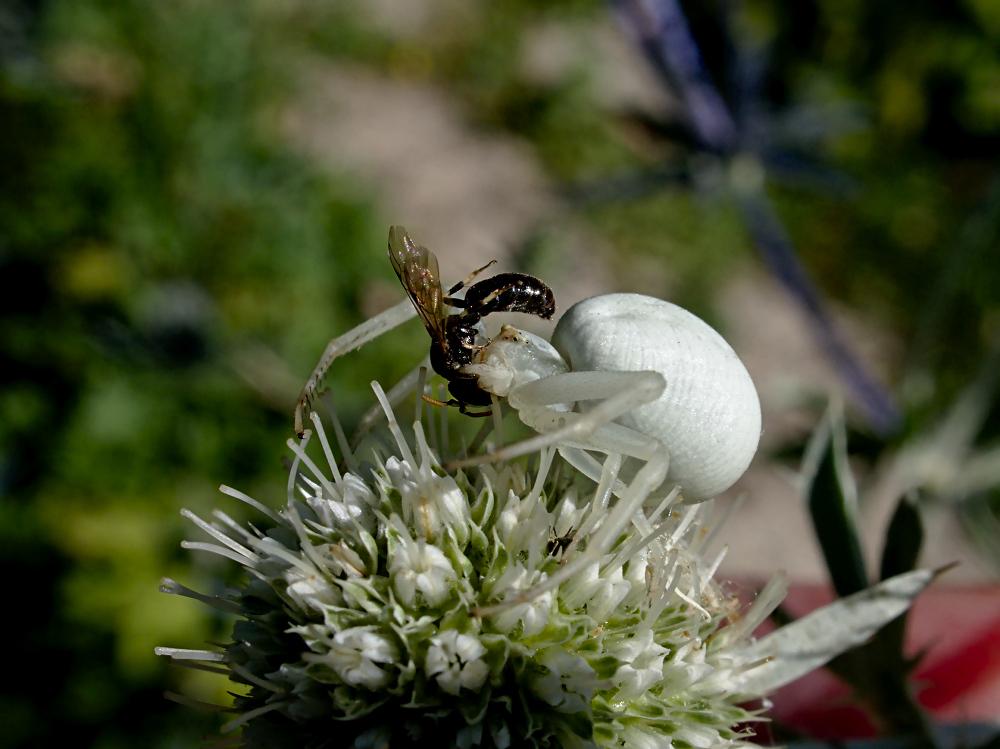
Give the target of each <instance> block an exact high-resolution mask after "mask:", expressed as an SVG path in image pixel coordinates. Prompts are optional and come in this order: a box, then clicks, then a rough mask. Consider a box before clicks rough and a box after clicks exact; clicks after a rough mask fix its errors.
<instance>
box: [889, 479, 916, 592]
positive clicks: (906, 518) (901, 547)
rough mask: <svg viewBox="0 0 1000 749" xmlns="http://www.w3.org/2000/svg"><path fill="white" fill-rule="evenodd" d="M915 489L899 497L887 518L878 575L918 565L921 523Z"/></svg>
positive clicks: (897, 572) (908, 569)
mask: <svg viewBox="0 0 1000 749" xmlns="http://www.w3.org/2000/svg"><path fill="white" fill-rule="evenodd" d="M918 502H919V497H918V496H917V495H916V493H914V494H911V495H909V496H906V497H901V498H900V500H899V504H898V505H896V511H895V512H894V513H893V514H892V520H891V521H889V528H888V530H887V531H886V533H885V546H884V547H883V549H882V565H881V570H880V572H879V578H880V579H882V580H888V579H889V578H890V577H894V576H895V575H901V574H903V573H904V572H909V571H910V570H912V569H913V568H914V567H916V566H917V558H918V557H919V556H920V549H921V547H922V546H923V544H924V526H923V522H922V521H921V518H920V511H919V510H918V509H917V503H918Z"/></svg>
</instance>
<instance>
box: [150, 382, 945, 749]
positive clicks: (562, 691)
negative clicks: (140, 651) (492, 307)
mask: <svg viewBox="0 0 1000 749" xmlns="http://www.w3.org/2000/svg"><path fill="white" fill-rule="evenodd" d="M376 392H377V394H378V395H379V397H380V401H381V402H382V403H383V407H384V409H385V412H386V417H387V419H388V426H389V432H390V434H391V437H392V440H393V442H394V443H395V449H394V454H390V455H388V456H386V455H384V453H382V452H374V453H371V454H366V455H364V456H362V455H359V454H356V453H354V452H353V451H351V450H350V448H349V447H348V443H347V441H346V439H344V438H342V435H341V430H340V427H339V425H336V424H335V428H336V432H337V433H338V440H337V442H338V444H339V447H340V455H339V458H338V456H337V455H336V454H335V453H334V451H333V449H332V447H331V444H330V441H329V440H328V438H327V436H326V433H325V431H324V429H323V426H322V424H321V422H320V421H319V420H318V419H314V421H313V423H314V425H315V426H316V432H315V434H316V436H317V438H318V439H317V441H318V443H319V445H316V444H315V443H312V442H311V441H310V439H311V438H310V436H309V435H307V436H306V437H305V438H303V440H302V441H300V442H294V441H290V443H289V447H290V448H291V450H292V452H293V454H294V459H293V461H292V466H291V471H290V475H289V482H288V492H287V496H286V501H285V504H284V506H283V507H282V508H281V509H280V510H276V509H272V508H270V507H268V506H267V505H265V504H264V503H261V502H259V501H257V500H255V499H253V498H251V497H248V496H246V495H245V494H242V493H241V492H239V491H237V490H235V489H230V488H228V487H223V488H222V490H223V492H224V493H225V494H227V495H229V496H231V497H234V498H236V499H238V500H241V501H243V502H244V503H246V504H248V505H250V506H251V507H253V508H254V509H255V510H257V511H259V512H260V513H261V514H262V515H263V517H264V520H263V522H262V521H260V520H258V521H256V522H254V523H253V524H251V525H246V526H244V525H241V524H239V523H237V522H236V521H234V520H232V519H231V518H229V516H227V515H225V514H224V513H222V512H216V513H214V514H213V519H212V520H211V521H206V520H204V519H202V518H200V517H198V516H196V515H194V514H193V513H190V512H185V516H186V517H188V518H189V519H190V520H191V521H192V522H194V523H195V525H197V526H198V528H199V529H200V530H201V531H203V532H204V533H205V534H207V535H208V536H209V538H210V540H209V541H207V542H206V541H198V542H186V544H185V545H186V546H187V547H188V548H191V549H197V550H200V551H208V552H212V553H215V554H217V555H219V556H222V557H225V558H227V559H229V560H232V561H235V562H237V563H238V564H240V565H242V566H243V567H245V568H246V569H247V570H248V572H249V574H248V576H247V580H246V582H245V583H244V584H243V585H242V586H241V587H240V588H239V589H237V590H236V591H234V592H232V593H228V594H226V595H224V596H217V597H213V596H205V595H202V594H199V593H195V592H194V591H191V590H188V589H187V588H184V587H183V586H181V585H179V584H177V583H175V582H173V581H165V582H164V584H163V590H165V591H167V592H171V593H176V594H180V595H186V596H190V597H193V598H197V599H198V600H201V601H204V602H206V603H209V604H211V605H213V606H215V607H217V608H219V609H221V610H223V611H226V612H228V613H232V614H235V615H237V616H238V617H239V619H238V620H237V622H236V624H235V625H234V628H233V635H232V641H231V642H230V644H229V645H228V646H226V647H224V648H222V649H220V650H197V651H191V650H178V649H172V648H161V649H159V650H158V652H160V653H161V654H164V655H169V656H171V657H173V658H175V659H177V660H202V661H208V662H210V663H212V664H214V665H215V666H220V665H221V666H223V667H225V668H226V669H228V671H229V674H230V678H231V679H232V680H234V681H236V682H239V683H240V684H241V685H243V688H242V689H241V690H240V692H239V696H238V697H236V698H235V705H234V708H235V710H236V712H237V713H238V717H237V718H236V719H235V720H233V721H232V722H231V723H230V724H229V726H228V727H229V728H235V727H242V731H243V733H242V740H243V743H244V745H245V746H247V747H250V748H251V749H256V748H257V747H268V749H271V748H272V747H275V748H276V749H283V748H284V747H289V749H300V748H301V747H302V746H307V745H311V744H316V743H323V742H327V743H328V742H329V741H330V737H331V735H333V734H331V732H336V741H337V743H338V745H342V746H345V747H365V746H371V745H396V744H409V743H416V744H419V745H434V746H463V747H469V748H470V749H472V748H474V747H482V748H483V749H488V748H490V747H503V746H533V747H536V749H543V748H547V747H553V748H555V747H563V746H566V747H581V748H584V747H616V748H617V747H630V748H634V747H639V748H640V749H644V748H645V747H674V746H689V747H726V746H738V745H743V744H745V742H746V739H747V735H746V734H745V732H744V729H743V728H742V727H741V726H742V725H745V724H746V723H747V722H748V721H750V720H751V719H753V718H755V717H756V713H753V712H751V711H748V710H747V709H745V708H744V707H742V705H744V704H745V703H746V702H747V701H748V700H751V699H754V698H759V697H761V696H763V695H766V694H767V693H768V692H770V691H772V690H773V689H775V688H776V687H778V686H781V685H782V684H784V683H786V682H787V681H789V680H791V679H792V678H795V677H796V676H798V675H800V674H801V673H804V672H805V671H807V670H809V669H810V668H814V667H816V666H818V665H820V664H821V663H822V662H824V661H825V660H828V659H829V658H830V657H832V656H833V655H835V654H836V653H837V652H840V651H841V650H843V649H844V648H845V647H847V646H848V645H849V644H852V643H856V642H860V641H863V640H864V639H865V638H867V637H869V636H870V635H871V633H872V632H873V631H874V627H877V626H878V625H880V624H881V623H884V622H885V621H888V620H889V619H891V618H893V617H895V616H897V615H898V614H899V613H902V611H903V610H905V607H906V605H907V604H908V602H909V601H910V600H912V598H913V596H915V595H916V593H917V592H919V590H920V589H922V587H923V586H924V585H926V584H927V582H929V579H930V577H929V575H928V574H927V573H919V574H918V573H911V574H910V575H909V576H900V578H893V579H892V580H889V581H887V582H886V583H882V584H881V585H880V586H877V587H876V589H873V590H872V591H865V593H864V594H858V595H859V596H862V595H866V596H867V598H862V599H860V600H857V601H853V602H850V599H846V601H847V602H850V605H845V606H843V607H841V608H834V609H832V610H825V611H824V612H820V613H819V614H818V615H813V617H807V618H806V619H803V620H800V621H799V622H796V623H795V624H792V625H790V626H788V627H785V628H783V629H781V630H778V631H777V632H776V633H774V634H771V635H768V636H767V637H765V638H763V639H761V640H759V641H755V640H754V639H753V637H752V633H753V631H754V629H755V628H756V626H757V624H759V623H760V622H761V621H762V620H763V619H764V618H766V617H767V616H768V614H769V613H770V612H771V611H772V610H773V609H774V607H775V606H776V605H777V604H778V603H779V602H780V600H781V597H782V595H783V594H784V581H783V578H781V577H780V576H778V577H776V578H775V579H774V580H773V581H772V582H771V583H770V584H769V585H768V586H767V587H766V588H765V589H764V591H762V592H761V594H760V596H759V597H758V599H757V601H756V602H755V603H754V604H753V606H751V607H750V608H749V609H748V610H746V611H740V610H739V609H738V608H734V606H733V603H732V600H731V599H730V597H729V596H727V595H726V592H725V590H724V589H723V588H722V587H721V586H720V585H719V584H718V583H717V582H715V581H714V579H713V575H714V572H715V570H716V568H717V567H718V564H719V562H720V561H721V558H722V555H721V553H713V554H711V555H709V554H708V551H707V549H706V547H705V543H706V538H708V537H709V536H710V535H711V534H709V533H707V532H706V531H707V530H709V528H708V526H709V525H710V523H711V522H712V518H713V515H712V503H711V502H706V503H702V504H698V505H693V506H683V505H681V504H680V501H679V499H678V494H677V492H676V490H673V489H672V487H668V486H662V487H661V486H658V485H657V484H658V482H657V481H653V480H650V477H651V476H654V475H655V470H654V468H655V466H654V467H650V465H651V464H646V465H645V466H640V467H639V469H638V471H635V472H621V471H620V470H619V469H620V468H621V465H622V461H621V459H620V458H619V457H618V456H608V457H607V458H606V460H605V461H604V463H603V467H602V470H601V476H600V482H599V484H598V485H597V486H596V487H595V485H594V483H592V482H591V481H590V480H589V479H587V478H585V477H583V476H581V475H579V474H577V473H575V472H574V471H573V470H572V469H571V468H570V467H569V465H568V464H564V465H559V466H558V469H554V467H555V466H556V465H557V461H558V460H559V458H557V455H556V451H555V450H554V449H551V448H549V449H545V450H543V451H541V452H540V453H537V454H535V455H533V456H525V457H522V458H518V459H515V460H511V461H507V462H503V463H498V464H496V465H493V466H484V467H483V468H481V469H477V470H475V471H471V472H468V473H466V472H448V471H446V470H445V469H444V468H443V467H442V462H441V461H440V460H439V458H438V455H437V454H436V452H435V451H432V450H431V448H430V447H429V445H428V441H427V439H426V438H425V435H424V427H423V424H422V423H420V422H417V423H415V424H414V425H413V429H412V432H411V433H410V436H406V435H404V433H403V429H402V427H401V426H400V425H399V424H398V423H397V422H396V420H395V414H394V413H393V411H392V409H390V408H389V406H388V402H387V400H386V399H385V396H384V394H382V393H381V391H380V390H377V391H376ZM435 421H436V420H435ZM431 443H433V444H435V445H437V446H440V448H441V449H442V450H444V451H447V449H448V447H447V444H446V440H445V438H444V436H443V435H442V434H440V433H435V434H432V435H431ZM660 476H661V477H662V471H661V473H660ZM845 633H846V634H845Z"/></svg>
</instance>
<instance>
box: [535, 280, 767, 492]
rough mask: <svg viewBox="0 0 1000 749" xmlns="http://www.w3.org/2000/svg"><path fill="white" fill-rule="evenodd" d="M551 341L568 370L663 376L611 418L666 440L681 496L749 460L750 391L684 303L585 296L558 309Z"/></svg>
mask: <svg viewBox="0 0 1000 749" xmlns="http://www.w3.org/2000/svg"><path fill="white" fill-rule="evenodd" d="M552 343H553V345H554V346H555V347H556V349H557V350H558V351H559V352H560V353H561V354H562V355H563V357H564V358H565V359H566V361H567V363H568V364H569V365H570V367H571V368H572V370H573V371H577V372H580V371H588V370H597V371H612V372H613V371H643V370H652V371H656V372H659V373H660V374H662V375H663V377H664V379H665V380H666V389H665V390H664V392H663V395H661V396H660V397H659V398H658V399H656V400H655V401H653V402H651V403H648V404H646V405H643V406H640V407H639V408H636V409H633V410H632V411H630V412H629V413H627V414H625V415H624V416H622V417H621V418H620V419H618V421H619V422H620V423H621V424H623V425H624V426H627V427H631V428H632V429H635V430H637V431H639V432H642V433H644V434H647V435H649V436H650V437H655V438H656V439H658V440H660V442H662V443H663V444H664V446H665V447H666V448H667V450H668V451H669V452H670V470H669V474H668V480H669V481H674V482H676V483H678V484H680V485H681V487H682V490H683V492H684V494H685V496H686V497H687V498H689V499H702V498H706V497H712V496H715V495H716V494H719V493H721V492H723V491H725V490H726V489H728V488H729V487H730V486H731V485H732V484H733V483H734V482H735V481H736V480H737V479H738V478H739V477H740V476H741V475H742V474H743V472H744V471H745V470H746V468H747V466H748V465H749V464H750V460H751V459H752V458H753V456H754V453H755V452H756V451H757V443H758V441H759V439H760V424H761V416H760V401H759V399H758V397H757V390H756V388H755V387H754V384H753V381H752V380H751V379H750V375H749V373H748V372H747V370H746V367H744V366H743V362H741V361H740V359H739V357H738V356H737V355H736V353H735V352H734V351H733V349H732V347H731V346H730V345H729V344H728V343H726V341H725V339H723V338H722V336H721V335H719V334H718V333H717V332H716V331H715V330H714V329H713V328H711V327H710V326H709V325H708V324H707V323H705V322H704V321H703V320H701V319H699V318H698V317H696V316H695V315H693V314H691V313H690V312H688V311H687V310H685V309H682V308H681V307H678V306H677V305H675V304H671V303H670V302H665V301H663V300H661V299H655V298H653V297H647V296H643V295H640V294H606V295H603V296H597V297H592V298H590V299H585V300H584V301H582V302H579V303H578V304H576V305H574V306H573V307H571V308H570V309H569V310H567V311H566V313H565V314H564V315H563V316H562V318H561V319H560V320H559V323H558V325H556V329H555V331H554V333H553V335H552Z"/></svg>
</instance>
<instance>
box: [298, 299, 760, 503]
mask: <svg viewBox="0 0 1000 749" xmlns="http://www.w3.org/2000/svg"><path fill="white" fill-rule="evenodd" d="M413 315H414V309H413V307H412V306H411V305H409V304H408V302H406V301H404V302H401V303H400V304H398V305H396V306H394V307H391V308H390V309H388V310H386V311H385V312H383V313H381V314H379V315H377V316H375V317H374V318H372V319H370V320H368V321H366V322H365V323H362V324H361V325H360V326H358V327H357V328H355V329H353V330H351V331H349V332H348V333H346V334H344V335H342V336H340V337H339V338H336V339H334V340H333V341H331V342H330V344H329V345H328V346H327V349H326V351H325V352H324V355H323V358H322V359H321V360H320V363H319V364H318V365H317V367H316V370H315V371H314V372H313V374H312V376H311V377H310V378H309V381H308V382H307V384H306V387H305V389H304V390H303V393H302V396H301V398H300V401H299V404H298V407H297V408H296V429H297V430H298V431H301V428H300V427H301V423H302V422H301V416H302V410H303V409H304V408H305V407H307V406H308V404H309V402H310V400H311V398H312V396H313V394H314V392H315V389H316V387H317V385H318V383H319V381H320V378H321V377H322V375H323V373H324V372H325V371H326V369H327V368H328V367H329V366H330V364H331V363H332V362H333V360H334V359H336V358H337V357H338V356H340V355H341V354H343V353H346V352H347V351H351V350H353V349H356V348H359V347H360V346H361V345H363V344H364V343H366V342H367V341H369V340H373V339H374V338H377V337H378V336H380V335H382V334H383V333H385V332H387V331H388V330H391V329H392V328H394V327H396V326H398V325H400V324H401V323H403V322H405V321H406V320H408V319H409V318H410V317H412V316H413ZM465 371H467V372H468V373H470V374H473V375H475V376H476V377H477V378H478V384H479V386H480V387H481V388H482V389H483V390H485V391H486V392H489V393H492V394H493V395H495V396H497V397H501V398H506V400H507V403H508V404H509V405H510V407H511V408H513V409H514V410H515V411H516V412H517V413H518V416H519V418H520V419H521V420H522V421H523V422H524V423H525V424H527V425H528V426H529V427H531V428H533V429H534V430H535V431H537V432H538V435H537V436H536V437H533V438H530V439H528V440H525V441H523V442H520V443H516V444H513V445H508V446H506V447H502V448H500V449H499V450H495V451H493V452H490V453H487V454H485V455H480V456H474V457H471V458H468V459H465V460H462V461H457V462H456V463H454V464H453V465H469V464H473V463H481V462H490V461H495V460H503V459H506V458H511V457H515V456H517V455H523V454H526V453H529V452H533V451H535V450H539V449H541V448H543V447H546V446H549V445H556V446H558V447H559V450H560V452H561V453H562V454H563V455H564V457H565V458H566V459H567V460H569V461H570V462H571V463H572V464H573V465H574V466H576V467H577V468H579V469H580V470H583V471H584V472H585V473H586V474H588V475H590V476H592V477H595V478H596V476H597V475H599V473H600V466H599V464H598V463H597V461H595V460H594V459H593V458H592V457H591V456H589V455H588V454H587V453H586V452H584V451H587V450H595V451H599V452H603V453H609V454H621V455H625V456H633V457H636V458H640V459H642V460H646V461H650V460H654V461H655V462H657V463H660V462H662V463H663V464H664V469H665V468H666V465H667V461H668V460H669V472H668V473H667V478H668V480H669V481H670V482H671V483H674V484H678V485H680V487H681V489H682V491H683V494H684V496H685V498H686V499H687V500H689V501H692V500H698V499H704V498H707V497H711V496H715V495H716V494H719V493H721V492H722V491H725V490H726V489H727V488H729V486H731V485H732V484H733V482H735V481H736V479H738V478H739V477H740V476H741V475H742V474H743V472H744V470H746V467H747V465H748V464H749V463H750V460H751V458H752V457H753V455H754V453H755V451H756V448H757V442H758V439H759V436H760V403H759V400H758V398H757V391H756V389H755V388H754V385H753V382H752V381H751V379H750V376H749V374H748V373H747V371H746V369H745V368H744V366H743V364H742V362H740V360H739V358H738V357H737V356H736V354H735V353H734V352H733V350H732V348H731V347H730V346H729V344H727V343H726V341H725V340H724V339H723V338H722V337H721V336H720V335H719V334H718V333H717V332H715V330H713V329H712V328H711V327H709V326H708V325H707V324H706V323H705V322H703V321H702V320H700V319H699V318H697V317H695V316H694V315H693V314H691V313H690V312H687V311H686V310H683V309H681V308H680V307H677V306H676V305H673V304H670V303H669V302H664V301H662V300H659V299H654V298H652V297H646V296H641V295H638V294H608V295H603V296H597V297H593V298H591V299H587V300H584V301H582V302H580V303H578V304H576V305H574V306H573V307H572V308H571V309H570V310H568V311H567V312H566V314H565V315H563V317H562V318H561V319H560V321H559V323H558V325H557V326H556V329H555V331H554V333H553V336H552V342H551V343H550V342H548V341H546V340H544V339H543V338H540V337H539V336H536V335H533V334H531V333H527V332H524V331H520V330H517V329H515V328H512V327H509V326H505V327H504V328H503V329H502V331H501V333H500V335H498V336H497V337H495V338H493V339H492V340H490V341H489V342H488V343H487V344H486V345H485V346H484V347H483V348H482V349H481V350H480V351H479V353H478V355H477V356H476V358H475V361H474V362H473V363H472V364H470V365H468V367H466V370H465ZM417 381H418V375H417V373H416V372H414V373H411V375H409V376H408V377H407V378H405V379H404V381H403V382H402V383H400V385H398V386H397V387H396V388H393V391H391V393H390V399H396V398H400V397H404V396H405V395H406V394H408V393H409V392H412V390H413V388H415V387H416V383H417ZM574 404H577V407H578V409H579V410H578V411H573V410H572V408H573V406H574ZM668 456H669V458H668Z"/></svg>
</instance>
